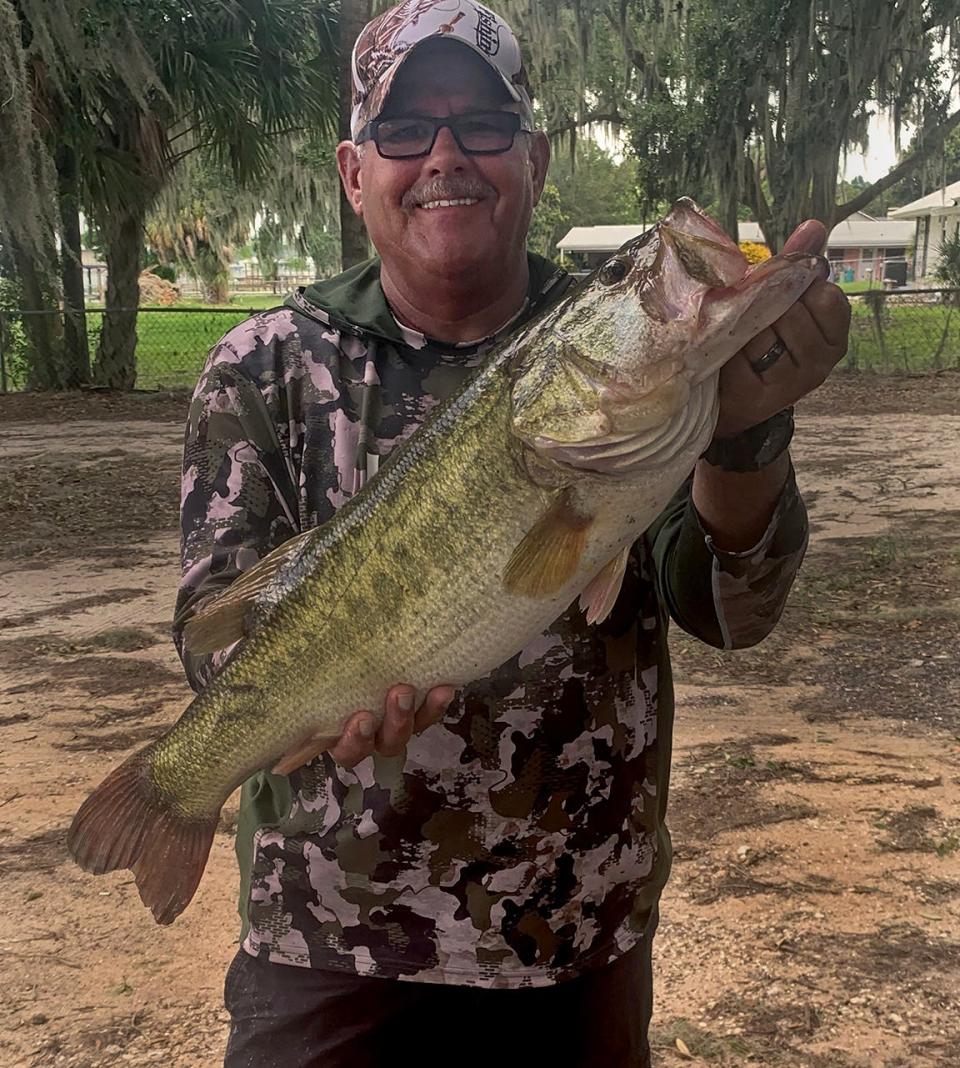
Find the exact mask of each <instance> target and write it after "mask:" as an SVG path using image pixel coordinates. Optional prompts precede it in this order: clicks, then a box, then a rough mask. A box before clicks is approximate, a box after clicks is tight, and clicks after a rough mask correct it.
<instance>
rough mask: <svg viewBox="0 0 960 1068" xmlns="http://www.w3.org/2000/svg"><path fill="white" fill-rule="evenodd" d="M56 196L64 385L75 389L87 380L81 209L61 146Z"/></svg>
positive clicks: (71, 162)
mask: <svg viewBox="0 0 960 1068" xmlns="http://www.w3.org/2000/svg"><path fill="white" fill-rule="evenodd" d="M57 193H58V197H59V200H60V226H61V241H62V250H61V256H60V280H61V283H62V286H63V385H64V387H65V388H67V389H77V388H78V387H80V386H82V385H85V384H86V383H88V382H89V381H90V346H89V344H88V342H87V317H86V315H85V314H84V312H85V310H86V302H85V299H84V290H83V263H82V259H81V255H82V247H83V243H82V239H81V237H80V210H79V206H78V203H77V157H76V154H75V153H74V151H73V149H72V148H71V147H70V146H69V145H66V144H64V145H63V146H62V147H61V148H60V151H59V152H58V153H57Z"/></svg>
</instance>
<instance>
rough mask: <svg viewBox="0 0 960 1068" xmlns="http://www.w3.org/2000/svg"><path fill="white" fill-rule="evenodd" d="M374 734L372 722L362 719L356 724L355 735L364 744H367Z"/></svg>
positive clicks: (374, 726) (375, 730)
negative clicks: (358, 736)
mask: <svg viewBox="0 0 960 1068" xmlns="http://www.w3.org/2000/svg"><path fill="white" fill-rule="evenodd" d="M376 733H377V728H376V725H375V724H374V722H373V720H370V719H362V720H360V722H359V723H358V724H357V734H359V735H360V737H361V738H362V739H363V740H364V741H365V742H369V741H370V740H371V739H372V738H373V736H374V735H375V734H376Z"/></svg>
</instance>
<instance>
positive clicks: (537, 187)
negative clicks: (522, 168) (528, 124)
mask: <svg viewBox="0 0 960 1068" xmlns="http://www.w3.org/2000/svg"><path fill="white" fill-rule="evenodd" d="M530 165H531V167H532V168H533V203H534V204H535V205H536V204H539V203H540V194H541V193H542V192H543V186H544V183H545V182H546V180H547V168H548V167H549V166H550V141H549V139H548V138H547V135H546V134H545V133H540V132H539V131H537V132H535V133H533V134H532V135H531V136H530Z"/></svg>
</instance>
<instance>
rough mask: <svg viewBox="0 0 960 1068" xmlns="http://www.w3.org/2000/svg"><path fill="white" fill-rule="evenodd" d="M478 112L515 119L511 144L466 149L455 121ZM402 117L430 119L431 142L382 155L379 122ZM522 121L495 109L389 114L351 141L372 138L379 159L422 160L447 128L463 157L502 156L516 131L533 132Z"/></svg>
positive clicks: (513, 112) (512, 112) (372, 121)
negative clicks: (420, 148) (419, 149)
mask: <svg viewBox="0 0 960 1068" xmlns="http://www.w3.org/2000/svg"><path fill="white" fill-rule="evenodd" d="M477 115H509V116H510V118H512V119H516V122H517V128H516V129H515V130H514V131H513V135H512V136H511V138H510V144H509V145H507V146H506V147H505V148H481V149H471V148H465V147H464V144H463V142H462V141H461V140H460V134H459V133H458V132H457V128H456V123H457V122H458V121H459V120H460V119H469V118H475V117H476V116H477ZM403 118H407V119H411V120H413V119H416V120H419V121H421V122H432V123H433V137H432V138H431V139H430V144H429V146H428V147H427V148H425V149H424V150H423V151H422V152H413V153H411V154H410V155H403V156H386V155H384V152H383V149H382V148H381V147H380V141H379V139H378V137H377V132H378V131H379V129H380V126H381V124H383V123H385V122H396V121H397V120H398V119H403ZM525 121H526V120H525V119H524V117H523V116H522V115H518V114H517V113H516V112H515V111H497V110H495V109H488V110H484V111H466V112H463V113H461V114H459V115H448V116H447V117H446V118H445V119H444V118H440V117H438V116H435V115H406V116H405V115H392V116H387V117H386V118H382V119H371V120H370V122H368V123H367V124H366V125H365V126H363V127H361V129H360V130H359V132H358V133H357V136H356V137H355V138H354V139H353V143H354V144H355V145H360V144H364V143H365V142H367V141H372V142H373V143H374V144H375V145H376V146H377V152H378V153H379V155H380V157H381V158H382V159H423V157H424V156H429V155H430V153H431V152H432V151H433V148H434V145H436V143H437V138H438V137H439V136H440V131H441V130H442V129H444V127H446V128H447V129H448V130H449V131H450V133H451V134H452V135H453V139H454V141H456V142H457V147H458V148H459V149H460V151H461V152H462V153H463V154H464V155H465V156H502V155H503V153H504V152H509V151H510V149H511V148H513V146H514V143H515V141H516V139H517V134H518V133H533V130H532V129H531V128H529V127H528V126H526V125H525Z"/></svg>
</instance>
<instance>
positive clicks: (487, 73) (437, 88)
mask: <svg viewBox="0 0 960 1068" xmlns="http://www.w3.org/2000/svg"><path fill="white" fill-rule="evenodd" d="M437 96H441V97H443V96H447V97H451V98H457V99H461V100H462V99H463V98H470V99H471V102H474V103H476V104H479V105H482V106H485V107H497V108H499V107H501V106H502V105H504V104H512V103H514V101H513V100H512V98H511V96H510V94H509V92H508V91H507V88H506V86H505V85H504V84H503V82H502V81H501V79H500V78H499V77H498V76H497V75H496V73H495V72H494V71H493V70H492V69H491V68H490V66H489V64H487V63H485V62H484V61H483V60H482V59H481V58H480V57H479V56H478V55H477V54H476V53H475V52H474V51H473V50H472V49H470V48H467V47H466V46H465V45H461V44H458V43H457V42H455V41H443V40H439V41H427V42H424V43H423V44H422V45H419V46H418V47H417V48H415V49H414V51H413V53H412V54H411V55H410V56H409V57H408V58H407V59H406V60H404V62H403V64H402V66H401V67H400V69H399V70H398V71H397V75H396V78H395V79H394V81H393V85H392V86H391V87H390V94H389V96H388V97H387V100H386V104H385V105H384V108H383V111H382V112H381V114H382V115H389V114H391V113H392V114H398V113H400V112H401V111H404V110H409V109H410V108H412V107H416V106H417V103H418V101H425V100H427V99H435V98H436V97H437Z"/></svg>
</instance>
